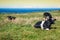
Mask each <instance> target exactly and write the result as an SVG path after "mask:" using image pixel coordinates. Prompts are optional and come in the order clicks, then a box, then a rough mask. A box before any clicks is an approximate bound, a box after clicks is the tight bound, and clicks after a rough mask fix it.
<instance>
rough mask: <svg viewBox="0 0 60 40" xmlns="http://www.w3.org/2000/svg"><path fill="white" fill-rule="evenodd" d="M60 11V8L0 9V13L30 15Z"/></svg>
mask: <svg viewBox="0 0 60 40" xmlns="http://www.w3.org/2000/svg"><path fill="white" fill-rule="evenodd" d="M55 10H60V8H0V13H2V12H9V13H28V12H47V11H55Z"/></svg>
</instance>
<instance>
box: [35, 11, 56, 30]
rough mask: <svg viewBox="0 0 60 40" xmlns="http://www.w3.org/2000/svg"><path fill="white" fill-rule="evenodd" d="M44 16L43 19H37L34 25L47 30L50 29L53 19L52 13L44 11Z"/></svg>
mask: <svg viewBox="0 0 60 40" xmlns="http://www.w3.org/2000/svg"><path fill="white" fill-rule="evenodd" d="M43 17H44V21H38V22H37V23H36V24H35V25H34V27H35V28H41V29H45V30H49V29H51V25H52V24H54V22H55V20H56V19H54V18H53V17H52V15H51V14H50V13H48V12H45V13H44V14H43Z"/></svg>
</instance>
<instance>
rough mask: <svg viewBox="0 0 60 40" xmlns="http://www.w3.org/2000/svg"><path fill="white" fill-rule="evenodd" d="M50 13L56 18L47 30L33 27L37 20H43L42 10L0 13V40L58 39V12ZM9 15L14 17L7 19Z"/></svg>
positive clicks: (59, 39) (59, 37) (59, 19)
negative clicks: (36, 11)
mask: <svg viewBox="0 0 60 40" xmlns="http://www.w3.org/2000/svg"><path fill="white" fill-rule="evenodd" d="M50 13H51V14H52V16H53V17H54V18H56V19H57V20H56V22H55V24H54V25H52V27H53V29H51V30H49V31H46V30H41V29H36V28H34V27H33V25H34V24H35V23H36V22H37V21H40V20H43V16H42V15H43V12H38V13H26V14H0V40H60V12H50ZM9 15H11V16H15V17H16V19H15V20H12V21H11V20H8V19H7V16H9ZM54 28H56V29H54Z"/></svg>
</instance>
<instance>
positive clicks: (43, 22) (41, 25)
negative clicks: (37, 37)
mask: <svg viewBox="0 0 60 40" xmlns="http://www.w3.org/2000/svg"><path fill="white" fill-rule="evenodd" d="M44 22H45V21H42V23H41V29H44V27H43V24H44Z"/></svg>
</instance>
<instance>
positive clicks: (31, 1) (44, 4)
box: [0, 0, 60, 8]
mask: <svg viewBox="0 0 60 40" xmlns="http://www.w3.org/2000/svg"><path fill="white" fill-rule="evenodd" d="M0 8H60V0H0Z"/></svg>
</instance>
